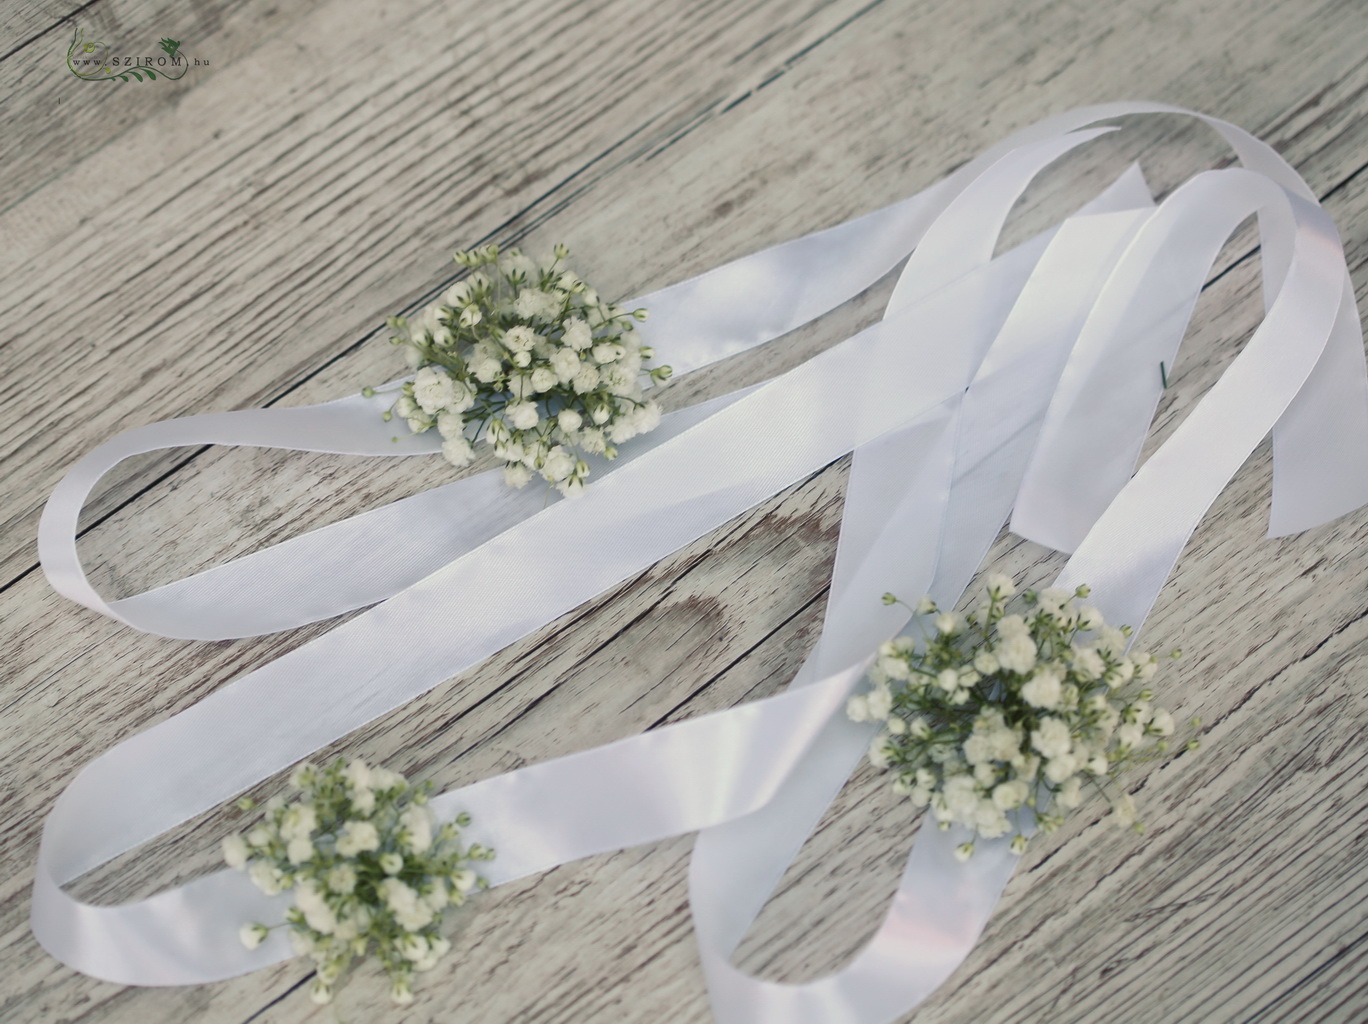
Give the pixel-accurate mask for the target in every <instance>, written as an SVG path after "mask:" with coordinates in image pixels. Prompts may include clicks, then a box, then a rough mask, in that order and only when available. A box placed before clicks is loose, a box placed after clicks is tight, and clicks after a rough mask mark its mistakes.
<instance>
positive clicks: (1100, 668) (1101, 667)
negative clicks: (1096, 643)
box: [1073, 647, 1107, 682]
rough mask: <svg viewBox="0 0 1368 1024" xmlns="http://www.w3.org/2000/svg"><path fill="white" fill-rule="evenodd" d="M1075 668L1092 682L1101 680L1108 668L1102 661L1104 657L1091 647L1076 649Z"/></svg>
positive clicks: (1074, 652)
mask: <svg viewBox="0 0 1368 1024" xmlns="http://www.w3.org/2000/svg"><path fill="white" fill-rule="evenodd" d="M1073 668H1074V671H1075V672H1077V673H1078V674H1079V675H1080V676H1082V677H1083V678H1084V679H1086V680H1088V681H1089V682H1091V681H1092V680H1094V679H1101V678H1102V673H1103V672H1105V671H1106V669H1107V666H1106V665H1105V664H1104V663H1103V661H1102V655H1100V654H1098V653H1097V651H1095V650H1093V649H1092V648H1091V647H1074V649H1073Z"/></svg>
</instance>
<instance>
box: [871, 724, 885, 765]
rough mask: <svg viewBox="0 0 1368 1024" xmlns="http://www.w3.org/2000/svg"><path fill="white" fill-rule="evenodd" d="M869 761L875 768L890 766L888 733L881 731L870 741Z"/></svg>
mask: <svg viewBox="0 0 1368 1024" xmlns="http://www.w3.org/2000/svg"><path fill="white" fill-rule="evenodd" d="M869 763H870V764H872V765H873V766H874V767H875V768H887V767H888V733H885V732H881V733H879V735H877V736H875V737H874V739H873V740H871V741H870V744H869Z"/></svg>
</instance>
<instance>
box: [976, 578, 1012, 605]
mask: <svg viewBox="0 0 1368 1024" xmlns="http://www.w3.org/2000/svg"><path fill="white" fill-rule="evenodd" d="M984 582H985V583H986V584H987V590H988V593H990V594H992V595H993V596H994V597H996V598H999V599H1001V600H1004V601H1005V600H1006V599H1007V598H1009V597H1011V596H1012V595H1013V594H1015V593H1016V583H1015V582H1013V580H1012V577H1010V576H1008V575H1006V574H1005V573H1000V572H991V573H989V574H988V578H987V579H986V580H985V581H984Z"/></svg>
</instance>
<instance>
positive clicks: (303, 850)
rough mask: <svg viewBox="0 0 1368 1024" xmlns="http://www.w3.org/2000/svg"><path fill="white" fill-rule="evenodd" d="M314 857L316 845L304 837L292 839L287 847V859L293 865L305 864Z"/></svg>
mask: <svg viewBox="0 0 1368 1024" xmlns="http://www.w3.org/2000/svg"><path fill="white" fill-rule="evenodd" d="M313 855H314V845H313V843H311V842H309V840H308V839H307V838H306V837H304V836H299V837H297V838H295V839H291V840H290V842H289V843H288V845H287V846H286V847H285V857H286V859H288V860H289V862H290V863H291V864H303V863H304V862H305V861H308V860H311V859H312V858H313Z"/></svg>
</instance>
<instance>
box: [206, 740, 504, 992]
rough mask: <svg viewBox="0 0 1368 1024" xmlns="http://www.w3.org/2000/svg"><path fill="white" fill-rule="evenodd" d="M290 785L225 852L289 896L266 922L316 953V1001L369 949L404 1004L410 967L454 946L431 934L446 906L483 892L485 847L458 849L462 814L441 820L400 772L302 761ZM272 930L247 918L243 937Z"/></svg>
mask: <svg viewBox="0 0 1368 1024" xmlns="http://www.w3.org/2000/svg"><path fill="white" fill-rule="evenodd" d="M290 781H291V785H292V786H293V788H295V789H296V790H298V791H299V792H298V796H297V798H296V799H294V800H289V801H287V800H286V799H285V798H284V797H280V796H276V797H272V798H271V799H270V800H269V801H267V803H266V805H265V807H264V811H265V814H264V818H263V820H262V821H261V822H260V823H259V824H257V825H255V826H254V827H253V828H251V829H250V830H248V831H247V832H246V833H244V834H243V835H234V836H229V837H228V838H227V839H225V840H224V841H223V856H224V859H225V860H226V861H227V862H228V864H229V866H230V867H233V868H236V869H238V870H241V871H246V872H247V874H248V876H249V877H250V878H251V879H252V881H253V882H254V883H255V884H256V886H257V888H259V889H261V890H262V891H263V892H265V893H266V894H267V895H274V894H275V893H278V892H283V891H286V890H290V891H292V892H293V893H294V900H295V905H294V906H293V907H291V908H290V909H289V910H288V911H287V912H286V914H285V922H284V924H283V925H276V926H275V927H287V928H289V930H290V941H291V943H292V944H293V945H294V948H295V951H296V952H298V953H300V954H306V955H308V956H310V957H312V958H313V961H314V963H315V965H316V966H317V969H318V975H317V977H316V978H315V979H314V983H313V989H312V992H311V995H312V997H313V999H314V1001H315V1002H318V1003H326V1002H328V1001H330V1000H331V999H332V996H333V991H334V988H335V986H336V985H337V982H338V980H339V979H340V978H341V977H342V976H343V975H344V974H345V973H346V971H347V969H348V968H349V967H350V966H351V964H352V962H353V960H355V959H358V958H360V957H364V956H366V955H367V954H368V953H371V952H374V954H375V955H376V956H377V957H378V958H379V960H380V963H381V965H382V966H383V967H384V968H385V970H386V971H387V972H388V974H389V978H390V984H391V990H390V994H391V996H392V997H393V998H394V1001H395V1002H396V1003H408V1002H411V1001H412V1000H413V975H414V973H415V972H416V971H426V970H430V969H431V968H432V967H434V966H435V965H436V964H437V961H438V960H439V959H440V958H441V957H442V956H444V955H445V954H446V953H447V951H448V950H449V949H450V948H451V943H450V942H449V941H448V940H447V939H445V938H443V937H442V935H441V934H440V926H441V921H442V915H443V912H444V911H445V910H446V909H447V907H450V906H460V905H461V904H462V903H464V902H465V899H466V896H467V894H469V893H470V892H471V890H473V889H476V888H483V887H484V884H485V883H484V881H483V879H481V878H480V877H479V876H478V875H477V874H476V873H475V870H474V868H473V867H472V864H473V863H475V862H477V861H481V860H490V859H492V858H493V856H494V851H492V850H490V849H488V848H485V847H481V846H479V845H472V846H469V847H465V846H462V845H461V842H460V838H461V829H462V828H463V827H464V826H465V825H468V824H469V823H470V819H469V817H468V816H466V815H461V816H460V817H458V818H456V819H455V820H454V821H450V822H447V823H445V824H442V825H440V826H439V825H438V824H437V821H436V819H435V817H434V815H433V813H432V810H431V808H430V807H428V794H429V792H430V791H431V784H430V783H424V784H422V785H418V786H413V785H410V784H409V782H408V780H407V779H405V778H404V776H403V775H401V774H399V773H398V772H393V771H389V770H387V769H385V768H376V767H372V766H370V765H368V764H367V763H366V762H365V761H359V760H352V761H347V760H343V759H339V760H337V761H334V762H333V763H332V764H330V765H328V766H327V767H324V768H318V767H315V766H314V765H311V764H307V763H306V764H303V765H301V766H300V767H299V768H297V769H296V770H295V772H294V774H293V775H292V776H291V780H290ZM242 806H243V808H244V809H251V807H252V806H253V804H252V802H251V801H250V800H244V801H243V803H242ZM270 930H271V929H270V928H269V927H267V926H266V925H263V924H249V925H244V926H243V928H242V933H241V936H242V941H243V943H244V944H246V945H247V946H248V947H249V948H250V947H255V946H257V945H259V944H260V943H261V942H262V941H263V940H264V939H265V938H266V936H267V935H268V934H269V933H270Z"/></svg>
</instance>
